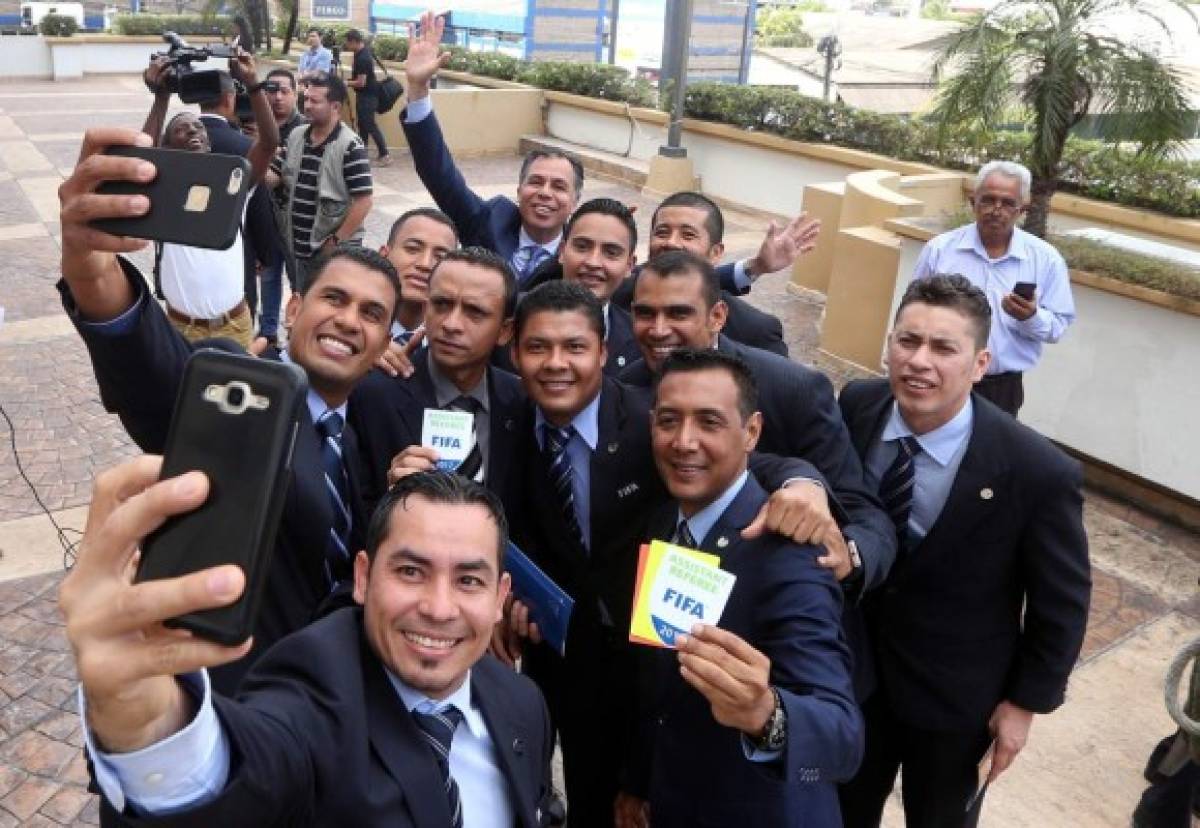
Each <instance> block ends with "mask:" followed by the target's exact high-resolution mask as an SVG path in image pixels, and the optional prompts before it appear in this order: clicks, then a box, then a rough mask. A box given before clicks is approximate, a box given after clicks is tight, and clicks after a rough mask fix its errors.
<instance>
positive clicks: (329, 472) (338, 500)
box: [317, 410, 350, 588]
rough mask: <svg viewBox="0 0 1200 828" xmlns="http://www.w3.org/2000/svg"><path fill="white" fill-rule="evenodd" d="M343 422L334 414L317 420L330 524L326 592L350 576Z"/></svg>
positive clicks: (326, 558) (326, 561)
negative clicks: (331, 517)
mask: <svg viewBox="0 0 1200 828" xmlns="http://www.w3.org/2000/svg"><path fill="white" fill-rule="evenodd" d="M344 426H345V421H344V420H343V419H342V415H341V414H338V413H337V412H336V411H333V410H330V411H326V412H325V414H324V415H322V417H321V419H319V420H317V434H319V435H320V437H321V465H322V466H323V467H324V470H325V489H326V490H327V491H328V493H329V504H330V506H332V507H333V521H332V522H331V523H330V525H329V538H328V540H327V542H326V544H325V574H326V576H327V577H328V578H329V586H330V588H332V587H334V586H336V585H337V583H338V581H339V580H341V579H342V578H346V577H349V575H350V550H349V543H350V510H349V509H348V508H347V507H346V502H347V499H348V492H349V483H348V480H347V478H346V467H345V465H344V464H343V463H342V428H343V427H344Z"/></svg>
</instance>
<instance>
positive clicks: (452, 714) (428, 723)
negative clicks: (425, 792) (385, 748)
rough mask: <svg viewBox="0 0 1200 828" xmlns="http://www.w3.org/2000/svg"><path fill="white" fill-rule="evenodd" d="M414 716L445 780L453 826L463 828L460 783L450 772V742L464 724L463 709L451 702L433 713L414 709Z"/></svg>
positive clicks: (453, 827) (452, 827)
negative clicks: (419, 711) (455, 732)
mask: <svg viewBox="0 0 1200 828" xmlns="http://www.w3.org/2000/svg"><path fill="white" fill-rule="evenodd" d="M412 716H413V720H414V721H415V722H416V723H417V727H418V728H419V729H420V731H421V735H422V736H424V737H425V741H426V742H428V743H429V748H430V749H431V750H432V751H433V756H434V759H436V760H437V764H438V769H439V770H440V771H441V772H442V778H443V779H444V780H445V783H446V797H447V798H448V799H449V800H450V825H451V828H462V824H463V813H462V798H461V797H460V796H459V792H458V783H457V782H455V781H454V777H453V776H452V775H451V773H450V744H451V742H453V741H454V731H455V730H456V729H457V728H458V726H459V725H460V724H462V720H463V714H462V711H460V710H459V709H458V708H457V707H455V706H454V705H452V704H451V705H448V706H447V707H445V708H443V709H442V710H438V711H435V712H433V713H418V712H416V711H415V710H414V711H413V714H412Z"/></svg>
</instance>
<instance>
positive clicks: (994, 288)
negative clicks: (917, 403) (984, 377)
mask: <svg viewBox="0 0 1200 828" xmlns="http://www.w3.org/2000/svg"><path fill="white" fill-rule="evenodd" d="M937 273H942V274H950V273H958V274H961V275H963V276H965V277H967V279H969V280H970V281H971V284H973V285H975V286H976V287H978V288H980V289H981V290H982V291H983V292H984V293H986V294H987V297H988V302H989V303H990V304H991V306H992V330H991V333H990V335H989V336H988V349H989V350H990V351H991V352H992V362H991V365H989V366H988V373H989V374H1002V373H1005V372H1008V371H1028V370H1029V369H1031V368H1033V366H1035V365H1037V362H1038V359H1039V358H1040V357H1041V355H1042V345H1043V344H1044V343H1047V342H1057V341H1058V340H1059V339H1061V338H1062V335H1063V334H1064V333H1066V331H1067V328H1068V327H1069V326H1070V324H1071V323H1072V322H1074V321H1075V300H1074V298H1073V297H1072V296H1071V279H1070V276H1069V275H1068V273H1067V264H1066V262H1064V261H1063V257H1062V256H1060V255H1059V253H1058V251H1057V250H1055V249H1054V248H1053V247H1051V246H1050V245H1049V244H1047V243H1046V242H1044V241H1042V240H1041V239H1039V238H1038V237H1037V236H1033V235H1030V234H1029V233H1026V232H1025V231H1024V230H1022V229H1021V228H1019V227H1016V228H1013V235H1012V239H1011V240H1010V241H1009V243H1008V251H1007V252H1006V253H1005V254H1004V255H1003V256H1001V257H999V258H997V259H993V258H991V257H990V256H988V253H987V250H986V249H985V248H984V246H983V242H982V241H981V240H980V238H979V228H978V227H976V226H975V225H974V224H967V225H964V226H962V227H959V228H958V229H956V230H951V231H950V232H948V233H943V234H942V235H940V236H938V237H936V238H934V239H931V240H930V241H929V243H928V244H926V245H925V248H924V249H923V250H922V251H921V256H920V258H918V259H917V266H916V269H915V270H914V272H913V281H916V280H917V279H924V278H927V277H929V276H932V275H934V274H937ZM1017 282H1033V284H1034V285H1035V290H1036V293H1035V294H1034V299H1035V300H1036V302H1037V311H1036V312H1035V313H1034V314H1033V316H1031V317H1029V318H1028V319H1026V320H1024V321H1022V320H1020V319H1017V318H1016V317H1015V316H1010V315H1009V314H1008V312H1007V311H1005V310H1004V309H1003V308H1001V307H1000V301H1001V300H1002V299H1003V298H1004V297H1005V296H1007V295H1008V294H1010V293H1012V290H1013V285H1015V284H1016V283H1017Z"/></svg>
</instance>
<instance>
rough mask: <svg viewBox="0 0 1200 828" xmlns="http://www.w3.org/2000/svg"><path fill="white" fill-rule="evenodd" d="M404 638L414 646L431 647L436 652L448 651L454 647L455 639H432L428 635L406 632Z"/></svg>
mask: <svg viewBox="0 0 1200 828" xmlns="http://www.w3.org/2000/svg"><path fill="white" fill-rule="evenodd" d="M404 637H405V638H407V639H408V640H409V641H411V642H413V643H414V644H419V645H420V646H422V647H429V648H431V649H434V650H448V649H450V648H451V647H453V646H454V639H453V638H430V637H429V636H427V635H417V634H416V633H409V632H406V633H405V634H404Z"/></svg>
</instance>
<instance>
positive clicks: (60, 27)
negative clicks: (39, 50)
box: [38, 14, 79, 37]
mask: <svg viewBox="0 0 1200 828" xmlns="http://www.w3.org/2000/svg"><path fill="white" fill-rule="evenodd" d="M38 31H39V32H41V33H42V34H44V35H46V37H70V36H71V35H73V34H75V33H76V32H77V31H79V22H78V21H77V20H76V19H75V18H74V17H67V16H66V15H65V14H48V15H46V16H45V17H43V18H42V22H40V23H38Z"/></svg>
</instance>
